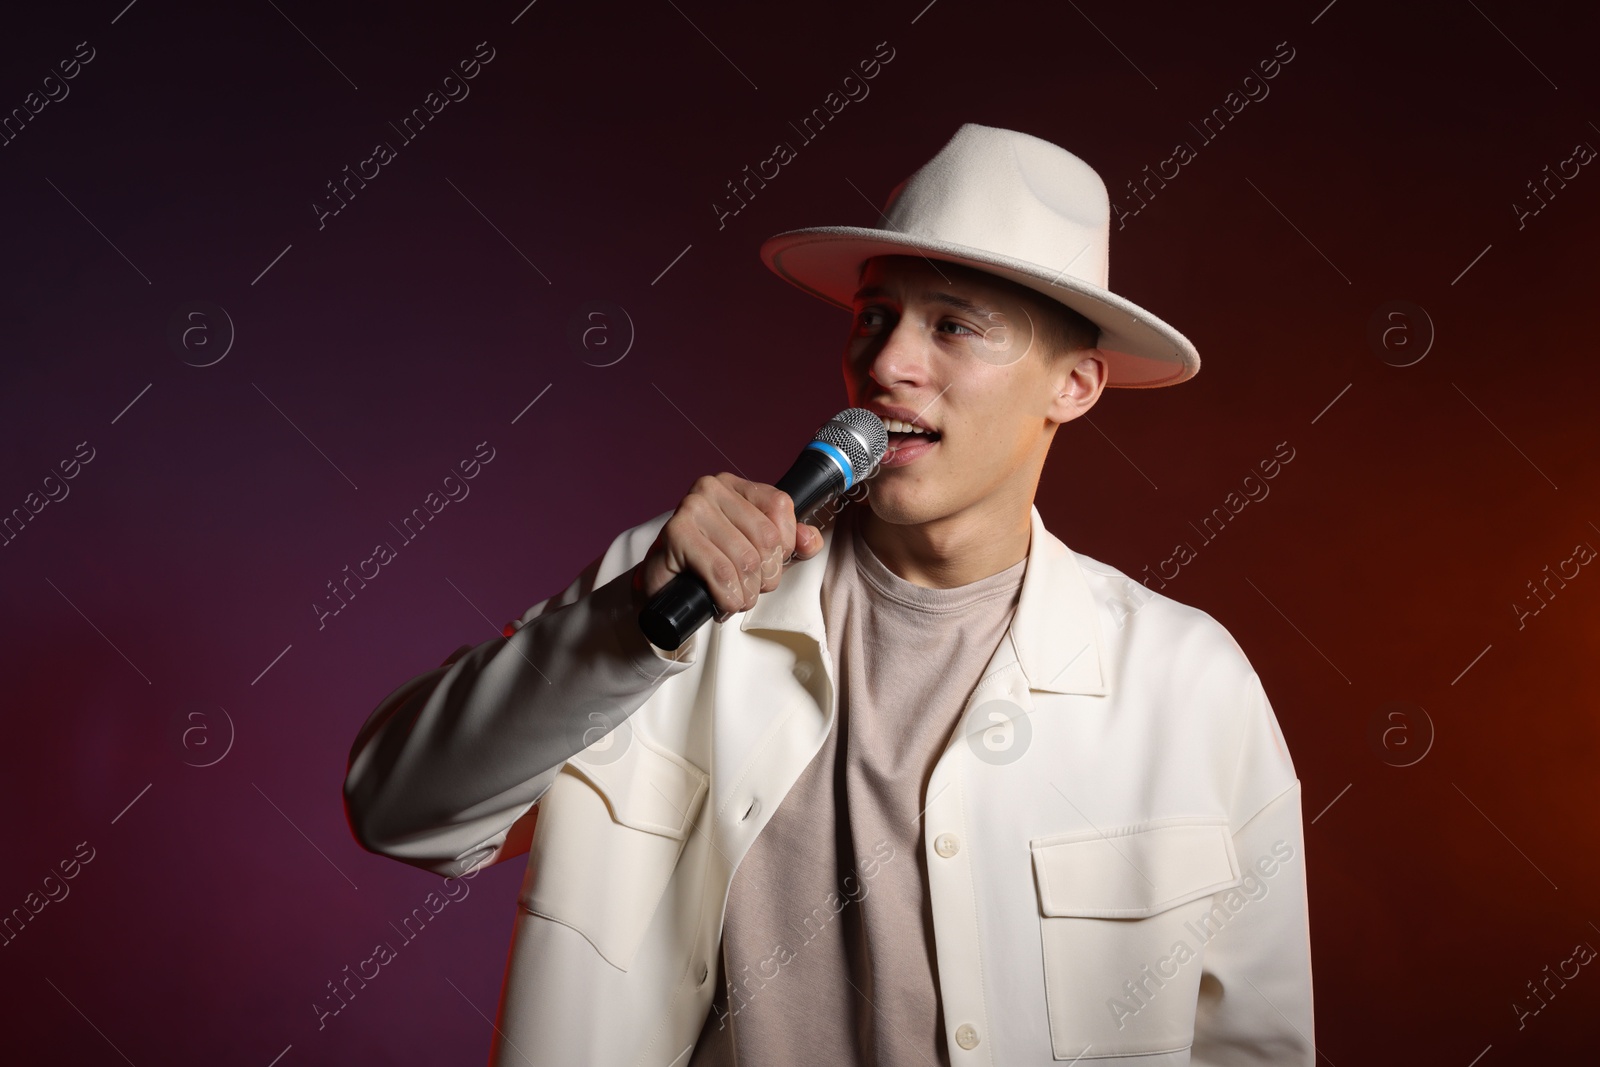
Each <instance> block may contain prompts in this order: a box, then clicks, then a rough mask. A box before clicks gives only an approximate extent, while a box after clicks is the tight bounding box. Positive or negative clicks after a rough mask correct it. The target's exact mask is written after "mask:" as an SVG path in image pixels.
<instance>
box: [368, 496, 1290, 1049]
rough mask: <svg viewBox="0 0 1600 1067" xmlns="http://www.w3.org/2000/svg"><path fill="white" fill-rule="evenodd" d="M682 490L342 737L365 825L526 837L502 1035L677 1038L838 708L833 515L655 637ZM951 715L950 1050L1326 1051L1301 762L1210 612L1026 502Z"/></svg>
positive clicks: (415, 842) (936, 901)
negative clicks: (1024, 541)
mask: <svg viewBox="0 0 1600 1067" xmlns="http://www.w3.org/2000/svg"><path fill="white" fill-rule="evenodd" d="M669 517H670V513H664V514H662V515H659V516H657V517H656V518H655V519H653V520H651V521H650V522H647V523H644V524H642V525H640V526H636V527H634V528H633V529H630V530H628V531H626V532H624V533H623V534H622V535H620V536H619V537H618V538H617V539H616V540H615V541H614V542H613V543H612V545H611V547H610V549H609V550H608V551H607V552H606V553H605V554H604V555H603V556H602V557H601V558H600V559H598V560H596V561H595V563H593V564H591V565H590V566H589V567H588V568H587V569H585V571H584V572H583V573H582V574H581V575H580V576H579V577H578V578H577V579H576V580H575V581H574V582H573V583H572V585H571V586H569V587H568V588H567V589H566V590H565V591H564V592H563V593H562V594H561V595H560V596H557V597H552V598H550V599H547V600H545V601H542V602H540V603H539V604H536V605H535V606H534V607H532V608H530V609H529V610H528V612H527V613H526V614H525V615H524V616H523V617H522V619H521V620H520V623H518V624H514V625H516V626H517V627H518V628H517V629H516V630H515V631H514V632H513V633H512V634H511V636H510V637H508V638H496V639H494V640H492V641H488V642H485V643H484V644H482V645H478V646H476V647H471V646H463V648H462V649H460V650H458V651H457V652H456V654H455V655H453V656H452V657H451V658H450V659H449V660H447V661H446V663H445V664H444V665H443V666H441V667H439V668H438V669H436V670H434V671H430V672H428V673H427V674H424V675H421V676H420V677H418V678H415V679H413V680H412V681H410V682H408V683H406V684H405V685H403V686H401V687H400V688H399V689H397V690H396V691H395V692H394V693H392V694H391V695H390V696H389V697H388V698H386V699H385V700H384V702H383V703H382V704H381V705H380V706H379V707H378V708H377V710H376V711H374V712H373V714H372V716H371V717H370V718H369V719H368V721H367V723H366V725H365V726H364V727H363V728H362V730H361V732H360V734H359V736H358V737H357V738H356V741H355V744H354V746H353V747H352V750H351V758H350V766H349V772H348V776H347V779H346V782H345V794H346V803H347V810H348V812H349V817H350V823H351V826H352V828H353V829H354V831H355V834H356V836H357V839H358V840H359V841H360V843H361V844H362V845H363V846H364V847H366V848H368V849H369V850H372V851H374V852H378V853H381V854H384V855H387V856H391V857H393V858H395V859H399V860H402V861H404V862H407V863H411V864H414V865H416V866H420V867H423V868H425V869H427V870H431V871H434V872H435V873H438V874H442V875H446V876H458V875H460V874H461V873H462V872H463V871H464V870H465V869H467V868H471V867H474V866H475V865H481V864H483V863H484V862H485V861H487V862H488V863H496V862H500V861H502V860H506V859H511V858H513V857H515V856H517V855H520V854H522V852H524V851H526V852H527V853H528V863H527V873H526V876H525V878H524V880H523V884H522V889H521V892H520V894H519V899H518V909H517V913H516V916H515V924H514V929H513V934H512V943H511V950H510V956H509V959H508V963H507V971H506V976H505V987H504V991H503V993H502V996H501V1001H500V1012H499V1018H498V1020H497V1025H498V1033H497V1035H496V1037H495V1039H494V1049H493V1053H492V1055H491V1063H493V1064H506V1065H510V1064H533V1065H537V1067H543V1065H545V1064H560V1065H569V1064H599V1065H613V1064H614V1065H640V1067H645V1065H648V1067H668V1065H674V1067H681V1065H682V1064H684V1063H686V1062H687V1061H688V1058H689V1054H690V1051H691V1050H692V1048H693V1044H694V1042H695V1040H696V1038H697V1037H698V1035H699V1032H700V1028H701V1025H702V1023H703V1022H704V1020H705V1018H706V1015H707V1012H708V1010H709V1008H710V1005H711V999H712V993H713V989H712V984H713V982H714V981H715V980H716V974H717V955H716V954H717V952H718V951H719V945H720V941H721V935H722V918H723V909H724V905H725V902H726V900H727V893H728V887H729V884H730V882H731V880H732V877H733V873H734V870H735V868H736V867H737V866H738V863H739V861H740V859H741V857H743V855H744V853H745V850H746V849H748V848H749V847H750V844H751V842H752V841H753V840H754V839H755V837H756V835H757V834H759V833H760V832H761V829H762V827H763V826H765V825H766V822H767V820H768V819H769V818H770V817H771V815H772V813H773V812H774V811H775V810H776V809H777V807H778V805H779V804H780V803H781V802H782V801H783V798H784V796H785V794H786V793H787V792H788V790H789V788H790V786H791V785H792V784H793V783H794V781H795V780H796V778H797V777H798V776H799V775H800V772H801V771H802V770H803V769H804V768H805V767H806V765H807V764H808V763H809V762H810V760H811V758H812V756H813V755H814V754H815V753H816V752H817V750H818V749H819V748H820V747H821V745H822V742H823V739H824V737H825V735H826V733H827V731H828V729H829V726H830V724H831V723H832V720H833V716H834V714H835V710H836V692H837V685H836V680H835V679H834V677H833V664H832V657H831V656H830V655H829V654H828V650H827V648H826V647H825V645H824V641H825V635H824V632H823V616H822V609H821V601H820V586H821V580H822V576H823V573H824V570H825V563H826V555H827V552H828V550H829V547H830V546H831V542H832V529H831V528H830V529H829V530H828V531H826V532H825V534H824V538H825V547H824V548H823V550H822V552H821V553H820V554H819V555H818V556H816V557H815V558H813V559H811V560H809V561H806V562H804V563H799V564H796V565H793V566H791V567H789V568H788V570H787V571H786V573H785V575H784V577H783V579H782V582H781V584H780V586H779V588H778V589H776V590H774V591H773V592H770V593H764V594H762V595H761V597H760V599H759V600H758V601H757V603H756V606H755V607H754V608H752V609H751V610H750V611H748V612H744V613H742V614H739V615H735V616H734V617H733V618H732V619H730V620H729V621H727V622H726V623H720V624H719V623H715V622H713V623H711V624H709V625H708V626H707V627H706V628H705V629H703V630H702V631H700V632H699V633H698V634H696V635H695V636H694V637H693V638H692V639H691V640H690V641H689V642H687V643H686V644H685V645H684V646H683V648H681V649H679V650H678V651H677V652H676V653H667V652H664V651H662V650H660V649H657V648H655V647H654V646H652V645H650V644H649V642H647V641H646V640H644V638H643V635H642V634H640V633H639V630H638V626H637V624H636V622H635V614H636V608H635V607H634V605H633V601H632V591H631V588H630V582H629V579H630V574H629V572H630V571H631V569H632V567H633V566H634V564H636V563H637V562H638V561H639V560H640V559H642V558H643V557H644V555H645V553H646V552H647V550H648V549H649V547H650V545H651V543H652V542H653V541H654V539H655V536H656V533H657V532H658V531H659V530H660V528H661V527H662V525H664V524H665V522H666V520H667V518H669ZM508 629H509V628H508ZM930 669H937V666H936V665H930ZM619 724H620V725H619ZM613 728H615V729H613ZM955 736H957V737H958V738H961V740H957V741H955V742H953V743H952V744H951V745H950V747H948V748H947V749H946V750H945V752H944V753H943V754H942V756H941V757H940V759H939V761H938V763H937V765H936V767H935V769H934V772H933V775H932V778H931V780H930V782H929V784H928V788H927V793H926V795H925V797H924V799H925V801H926V804H927V807H926V813H925V815H926V817H925V830H926V834H925V840H924V847H925V849H926V855H927V867H928V879H929V890H930V893H931V895H932V910H933V919H934V934H935V942H936V944H935V949H936V959H937V966H938V972H937V973H938V983H939V994H940V998H941V1001H942V1004H943V1010H944V1021H945V1026H946V1030H947V1032H946V1034H945V1038H946V1043H947V1046H948V1048H949V1050H950V1057H951V1062H952V1064H953V1065H954V1067H977V1065H980V1064H982V1065H995V1067H1033V1065H1048V1064H1054V1063H1058V1062H1062V1061H1074V1060H1076V1061H1077V1062H1079V1063H1082V1064H1089V1063H1094V1064H1096V1065H1097V1067H1099V1065H1105V1067H1109V1065H1111V1064H1127V1065H1134V1064H1136V1065H1138V1067H1177V1065H1180V1064H1197V1065H1198V1064H1273V1065H1285V1064H1304V1065H1311V1064H1312V1063H1313V1061H1314V1052H1313V1047H1312V1038H1313V1033H1312V996H1311V963H1310V938H1309V931H1308V919H1307V910H1306V871H1305V844H1304V838H1303V835H1302V830H1301V813H1300V788H1299V782H1298V781H1297V779H1296V777H1295V772H1294V766H1293V764H1292V762H1291V761H1290V757H1289V752H1288V749H1287V748H1286V746H1285V744H1284V740H1283V735H1282V733H1281V732H1280V730H1279V728H1278V724H1277V720H1276V719H1275V718H1274V716H1273V712H1272V708H1271V705H1270V704H1269V703H1268V701H1267V697H1266V694H1265V693H1264V691H1263V689H1262V686H1261V682H1260V679H1259V678H1258V677H1257V676H1256V674H1255V672H1254V671H1253V670H1252V669H1251V666H1250V664H1249V661H1248V660H1247V659H1246V657H1245V655H1244V653H1243V651H1242V650H1241V649H1240V648H1239V646H1238V644H1237V643H1236V642H1235V641H1234V640H1233V638H1232V636H1231V635H1230V634H1229V633H1228V632H1227V630H1225V629H1224V628H1223V627H1222V626H1221V624H1219V623H1218V622H1217V621H1216V620H1214V619H1213V618H1212V617H1211V616H1210V615H1207V614H1206V613H1205V612H1203V611H1200V610H1197V609H1195V608H1192V607H1187V606H1185V605H1183V604H1180V603H1178V602H1176V601H1174V600H1171V599H1170V598H1167V597H1165V596H1162V595H1160V594H1156V593H1153V592H1151V591H1150V590H1149V589H1147V588H1145V587H1144V586H1142V585H1140V584H1139V583H1137V582H1135V581H1133V580H1132V579H1130V578H1128V577H1127V576H1126V575H1124V574H1123V573H1122V572H1121V571H1118V570H1117V569H1116V568H1114V567H1110V566H1107V565H1106V564H1103V563H1099V562H1097V561H1095V560H1093V559H1090V558H1089V557H1087V556H1084V555H1082V554H1081V553H1075V552H1073V551H1071V550H1069V549H1068V548H1067V547H1066V546H1065V545H1064V544H1062V542H1061V541H1059V540H1058V539H1057V538H1056V537H1055V536H1054V535H1052V534H1051V533H1050V532H1049V531H1048V530H1046V529H1045V528H1044V524H1043V522H1042V520H1041V519H1040V517H1039V513H1038V510H1037V508H1035V509H1033V510H1032V540H1031V542H1030V547H1029V554H1028V565H1027V567H1026V570H1025V573H1024V576H1023V582H1022V589H1021V593H1020V599H1019V601H1018V604H1017V609H1016V614H1015V617H1014V619H1013V621H1012V623H1011V626H1010V629H1009V631H1008V633H1007V634H1006V636H1005V638H1003V639H1002V640H1001V642H1000V645H999V648H998V649H997V650H996V651H995V653H994V656H993V658H992V660H991V661H990V663H989V665H988V667H987V668H986V669H985V670H984V672H983V675H982V680H981V681H980V682H979V684H978V686H977V689H976V690H975V692H974V693H973V695H972V697H971V700H970V701H969V703H968V705H967V707H966V709H965V711H964V712H963V718H962V720H961V724H960V726H959V727H958V730H957V734H956V735H955ZM580 749H582V751H579V750H580ZM569 754H571V758H570V759H568V758H566V756H567V755H569ZM541 761H542V762H541ZM827 1024H828V1020H818V1025H827ZM759 1067H767V1065H759Z"/></svg>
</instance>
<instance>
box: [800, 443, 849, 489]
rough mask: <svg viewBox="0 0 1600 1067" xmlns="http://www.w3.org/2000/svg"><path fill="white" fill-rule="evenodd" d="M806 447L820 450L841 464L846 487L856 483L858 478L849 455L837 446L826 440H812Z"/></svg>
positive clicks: (840, 467) (840, 468)
mask: <svg viewBox="0 0 1600 1067" xmlns="http://www.w3.org/2000/svg"><path fill="white" fill-rule="evenodd" d="M806 447H807V448H814V449H816V450H817V451H818V452H821V453H822V454H823V455H825V456H827V457H828V458H829V459H831V460H833V461H834V463H836V464H838V465H839V470H840V471H841V472H842V473H843V474H844V487H845V488H846V489H849V488H850V487H851V486H852V485H854V484H855V481H856V479H855V475H854V474H853V473H852V471H851V469H850V460H849V457H847V456H846V455H845V454H844V453H843V452H841V451H839V450H838V449H837V448H834V447H833V446H832V445H830V444H829V443H828V442H826V441H812V442H811V443H810V444H809V445H806Z"/></svg>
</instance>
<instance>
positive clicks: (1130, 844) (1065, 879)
mask: <svg viewBox="0 0 1600 1067" xmlns="http://www.w3.org/2000/svg"><path fill="white" fill-rule="evenodd" d="M1028 844H1029V847H1030V848H1031V849H1032V852H1033V873H1034V883H1035V885H1036V887H1037V889H1038V892H1039V932H1040V937H1041V939H1042V941H1043V948H1044V971H1045V999H1046V1002H1047V1007H1048V1011H1049V1018H1050V1043H1051V1048H1052V1051H1053V1054H1054V1057H1055V1058H1056V1059H1058V1060H1072V1059H1077V1058H1079V1057H1081V1058H1082V1059H1084V1060H1092V1059H1096V1058H1100V1057H1106V1056H1138V1055H1144V1054H1149V1053H1157V1052H1173V1051H1177V1050H1180V1049H1185V1048H1188V1047H1189V1046H1190V1045H1191V1044H1192V1043H1193V1041H1194V1018H1195V1005H1196V1002H1197V999H1198V996H1199V991H1200V970H1201V963H1202V959H1201V957H1202V954H1203V951H1204V945H1205V942H1206V941H1207V940H1209V938H1210V936H1211V934H1212V933H1214V932H1215V930H1216V929H1217V927H1215V926H1213V925H1212V924H1211V920H1210V916H1211V912H1212V905H1213V894H1216V893H1218V892H1219V891H1221V890H1224V889H1227V888H1229V887H1231V886H1235V885H1238V884H1239V882H1240V874H1239V863H1238V859H1237V857H1236V856H1235V854H1234V848H1233V838H1232V836H1231V835H1230V834H1229V833H1228V827H1227V825H1226V823H1225V822H1224V821H1223V820H1220V819H1217V820H1211V819H1167V820H1161V821H1159V822H1156V823H1142V824H1140V825H1139V826H1138V827H1137V828H1131V829H1126V830H1116V831H1112V832H1110V833H1108V834H1102V833H1100V832H1098V831H1089V832H1088V833H1073V834H1058V835H1055V836H1051V837H1042V838H1035V839H1033V840H1031V841H1029V843H1028Z"/></svg>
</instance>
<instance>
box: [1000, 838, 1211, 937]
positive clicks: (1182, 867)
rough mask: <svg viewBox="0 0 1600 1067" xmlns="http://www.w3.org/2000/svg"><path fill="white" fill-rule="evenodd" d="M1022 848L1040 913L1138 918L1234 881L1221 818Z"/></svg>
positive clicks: (1038, 841)
mask: <svg viewBox="0 0 1600 1067" xmlns="http://www.w3.org/2000/svg"><path fill="white" fill-rule="evenodd" d="M1028 845H1029V848H1031V849H1032V851H1033V873H1034V878H1035V880H1036V881H1037V883H1038V887H1039V907H1040V910H1041V912H1042V913H1043V914H1044V915H1075V916H1080V917H1083V918H1095V919H1142V918H1145V917H1146V916H1149V915H1154V914H1156V913H1158V912H1162V911H1166V910H1167V909H1168V908H1175V907H1177V906H1178V905H1179V904H1184V903H1187V902H1188V901H1191V900H1194V899H1195V898H1197V897H1203V896H1206V895H1208V894H1210V893H1215V892H1216V891H1218V890H1219V889H1225V888H1228V887H1230V886H1234V885H1238V884H1239V881H1240V875H1239V861H1238V858H1237V857H1236V856H1235V854H1234V849H1233V836H1232V835H1231V834H1229V833H1228V827H1227V824H1226V823H1225V822H1223V821H1221V820H1194V819H1187V820H1166V821H1163V822H1161V823H1157V824H1142V825H1141V826H1139V827H1138V828H1134V829H1124V830H1114V831H1112V832H1110V833H1105V834H1102V833H1100V832H1099V831H1096V830H1091V831H1088V832H1087V833H1075V834H1058V835H1056V836H1053V837H1043V838H1035V839H1033V840H1032V841H1030V842H1028Z"/></svg>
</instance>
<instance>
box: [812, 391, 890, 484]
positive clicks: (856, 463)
mask: <svg viewBox="0 0 1600 1067" xmlns="http://www.w3.org/2000/svg"><path fill="white" fill-rule="evenodd" d="M815 440H818V441H823V442H826V443H827V444H830V445H832V446H833V447H834V448H837V449H838V450H839V451H840V452H843V453H844V454H845V458H847V459H848V460H849V461H850V467H851V469H853V470H854V471H855V473H856V477H858V478H859V477H861V476H862V475H863V474H864V473H866V472H867V471H868V470H870V469H872V468H873V467H875V466H877V465H878V461H879V460H881V459H883V454H884V453H885V452H887V451H888V450H889V432H888V431H887V430H885V429H884V428H883V420H882V419H880V418H878V416H876V415H874V414H873V413H872V412H870V411H868V410H867V409H866V408H845V409H844V410H843V411H841V412H839V414H837V415H835V416H834V417H833V418H831V419H829V420H828V421H827V423H826V424H825V425H824V426H823V427H822V429H820V430H818V431H817V436H816V438H815Z"/></svg>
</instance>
